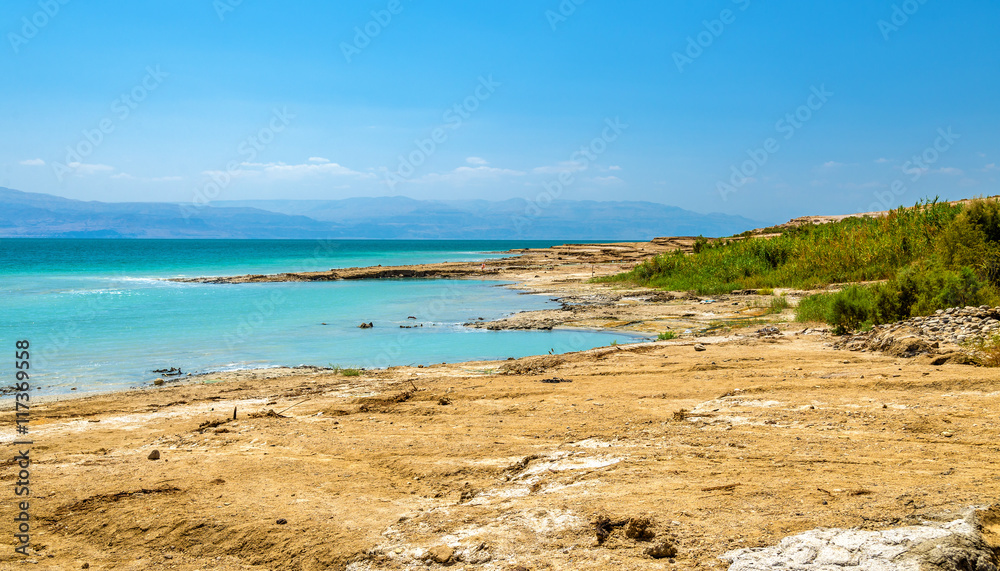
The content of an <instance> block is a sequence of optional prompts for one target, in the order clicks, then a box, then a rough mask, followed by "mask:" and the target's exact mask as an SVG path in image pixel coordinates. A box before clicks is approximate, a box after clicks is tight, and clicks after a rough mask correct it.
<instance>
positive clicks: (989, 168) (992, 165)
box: [983, 163, 997, 172]
mask: <svg viewBox="0 0 1000 571" xmlns="http://www.w3.org/2000/svg"><path fill="white" fill-rule="evenodd" d="M995 170H997V164H996V163H990V164H988V165H986V166H984V167H983V172H990V171H995Z"/></svg>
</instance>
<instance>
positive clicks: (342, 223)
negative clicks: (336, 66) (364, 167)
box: [0, 187, 764, 240]
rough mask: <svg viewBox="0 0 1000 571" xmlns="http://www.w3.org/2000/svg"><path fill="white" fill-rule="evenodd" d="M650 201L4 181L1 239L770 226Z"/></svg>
mask: <svg viewBox="0 0 1000 571" xmlns="http://www.w3.org/2000/svg"><path fill="white" fill-rule="evenodd" d="M763 225H764V224H761V223H760V222H757V221H754V220H749V219H747V218H743V217H740V216H731V215H727V214H699V213H696V212H691V211H689V210H684V209H681V208H677V207H674V206H666V205H663V204H656V203H652V202H595V201H573V200H557V201H555V202H552V203H550V204H546V205H536V204H533V203H530V202H528V201H526V200H524V199H510V200H504V201H499V202H491V201H487V200H414V199H411V198H405V197H382V198H349V199H344V200H244V201H220V202H213V203H212V204H211V205H208V206H196V205H192V204H190V203H187V204H172V203H164V202H115V203H108V202H94V201H80V200H71V199H67V198H61V197H58V196H52V195H48V194H38V193H29V192H21V191H17V190H12V189H8V188H2V187H0V237H37V238H42V237H65V238H369V239H477V238H481V239H558V240H561V239H566V240H649V239H651V238H654V237H657V236H696V235H705V236H728V235H732V234H736V233H739V232H742V231H744V230H749V229H751V228H757V227H760V226H763Z"/></svg>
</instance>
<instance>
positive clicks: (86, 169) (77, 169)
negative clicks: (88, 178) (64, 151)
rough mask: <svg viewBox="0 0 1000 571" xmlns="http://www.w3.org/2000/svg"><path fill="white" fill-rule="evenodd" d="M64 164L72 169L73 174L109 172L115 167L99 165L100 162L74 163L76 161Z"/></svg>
mask: <svg viewBox="0 0 1000 571" xmlns="http://www.w3.org/2000/svg"><path fill="white" fill-rule="evenodd" d="M66 166H67V167H69V168H70V169H72V170H73V172H74V173H75V174H79V175H88V174H97V173H99V172H111V171H113V170H115V167H112V166H108V165H100V164H95V165H91V164H87V163H76V162H74V163H69V164H67V165H66Z"/></svg>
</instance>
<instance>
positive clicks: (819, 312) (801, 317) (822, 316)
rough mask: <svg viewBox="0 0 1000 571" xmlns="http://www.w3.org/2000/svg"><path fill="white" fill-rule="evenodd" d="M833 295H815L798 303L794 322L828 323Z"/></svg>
mask: <svg viewBox="0 0 1000 571" xmlns="http://www.w3.org/2000/svg"><path fill="white" fill-rule="evenodd" d="M832 301H833V295H832V294H829V293H817V294H814V295H810V296H809V297H807V298H805V299H803V300H802V301H800V302H799V306H798V307H797V308H795V320H796V321H801V322H814V321H819V322H823V323H829V322H830V303H831V302H832Z"/></svg>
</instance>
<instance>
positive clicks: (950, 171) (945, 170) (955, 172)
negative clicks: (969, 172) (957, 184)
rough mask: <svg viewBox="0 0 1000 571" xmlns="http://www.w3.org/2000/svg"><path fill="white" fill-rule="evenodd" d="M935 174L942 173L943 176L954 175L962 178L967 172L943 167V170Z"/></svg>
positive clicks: (940, 169)
mask: <svg viewBox="0 0 1000 571" xmlns="http://www.w3.org/2000/svg"><path fill="white" fill-rule="evenodd" d="M934 172H938V173H941V174H949V175H953V176H961V175H963V174H965V172H964V171H962V169H957V168H955V167H941V168H939V169H938V170H936V171H934Z"/></svg>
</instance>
